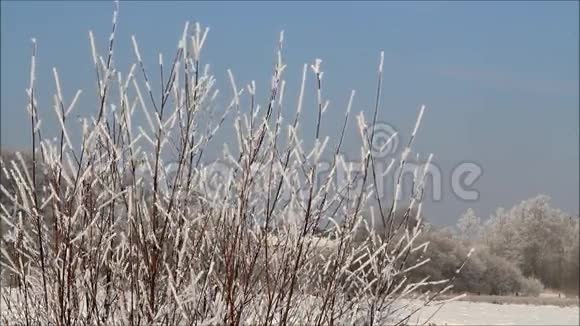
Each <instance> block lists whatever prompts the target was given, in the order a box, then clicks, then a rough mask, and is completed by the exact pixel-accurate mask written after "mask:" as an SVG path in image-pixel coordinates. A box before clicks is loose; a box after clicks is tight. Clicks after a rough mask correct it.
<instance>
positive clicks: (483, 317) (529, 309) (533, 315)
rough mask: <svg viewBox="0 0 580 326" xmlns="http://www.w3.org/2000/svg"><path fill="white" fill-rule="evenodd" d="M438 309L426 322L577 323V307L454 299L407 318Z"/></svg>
mask: <svg viewBox="0 0 580 326" xmlns="http://www.w3.org/2000/svg"><path fill="white" fill-rule="evenodd" d="M439 308H441V310H439V311H438V312H437V313H436V314H435V316H433V318H431V320H429V323H435V324H436V325H580V315H579V314H580V311H579V308H578V307H557V306H534V305H520V304H506V305H499V304H492V303H483V302H467V301H454V302H450V303H447V304H445V305H443V307H441V305H437V304H435V305H430V306H427V307H425V308H423V309H422V310H421V311H420V312H419V313H418V314H417V315H416V316H413V318H412V319H411V320H410V325H414V324H422V323H424V322H425V321H427V320H428V318H429V317H430V316H431V315H432V314H433V313H435V312H436V311H437V309H439Z"/></svg>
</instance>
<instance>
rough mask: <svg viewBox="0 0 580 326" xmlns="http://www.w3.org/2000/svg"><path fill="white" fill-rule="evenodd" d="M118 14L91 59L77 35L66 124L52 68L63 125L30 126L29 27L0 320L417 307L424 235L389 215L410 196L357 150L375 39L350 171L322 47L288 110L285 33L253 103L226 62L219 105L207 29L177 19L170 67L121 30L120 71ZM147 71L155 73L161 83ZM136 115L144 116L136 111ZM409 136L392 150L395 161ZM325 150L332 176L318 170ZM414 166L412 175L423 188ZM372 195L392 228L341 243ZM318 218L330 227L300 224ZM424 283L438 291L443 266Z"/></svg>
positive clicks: (257, 316) (348, 313) (321, 315)
mask: <svg viewBox="0 0 580 326" xmlns="http://www.w3.org/2000/svg"><path fill="white" fill-rule="evenodd" d="M117 14H118V4H117V6H116V9H115V11H114V16H113V30H112V33H111V35H110V37H109V38H108V43H107V49H106V52H105V54H104V56H101V55H100V53H99V51H98V46H97V44H98V42H97V39H96V38H94V37H93V35H92V33H91V34H90V42H91V47H92V59H93V64H94V69H95V73H96V79H97V85H96V94H97V96H96V101H95V103H96V109H97V110H96V112H95V114H94V116H92V117H88V118H84V119H82V120H81V125H80V127H81V130H82V134H81V135H80V136H79V137H73V131H72V129H74V128H72V129H71V128H70V126H71V125H72V122H71V118H70V116H71V114H72V112H73V111H74V109H75V105H76V103H77V102H78V100H79V98H80V97H81V96H82V94H81V91H80V90H79V91H78V92H77V93H76V94H75V96H74V97H73V98H72V99H67V98H64V96H63V94H64V93H63V90H62V89H61V81H60V76H59V74H58V71H57V69H54V70H53V73H54V80H55V84H56V94H55V96H54V101H55V106H54V109H55V113H56V115H57V117H58V121H59V122H60V124H59V136H58V137H57V138H56V139H52V138H50V137H47V136H46V135H45V133H44V132H43V129H42V128H41V124H40V118H39V111H40V110H45V108H42V107H39V106H38V102H37V100H36V87H37V85H36V46H37V45H36V41H33V54H32V62H31V71H30V85H29V87H28V89H27V92H28V103H29V104H28V107H27V110H28V112H29V114H30V117H31V131H30V132H31V136H32V146H31V147H32V148H31V150H32V163H31V165H30V164H26V162H25V161H24V160H16V161H10V162H3V163H2V173H3V175H4V176H5V177H6V178H8V179H9V180H10V182H12V183H13V184H14V185H15V187H14V188H13V189H12V190H11V189H7V188H5V187H2V188H1V191H2V195H3V197H4V196H5V198H7V202H4V201H3V202H2V206H1V212H0V214H1V218H2V220H3V221H4V222H5V224H6V226H7V228H6V229H7V230H6V233H5V234H4V235H3V239H2V241H3V244H10V245H11V246H12V248H13V250H11V252H8V251H7V250H4V249H3V250H2V274H3V275H2V276H3V277H2V278H3V279H5V278H4V276H10V277H13V278H14V279H15V286H2V309H1V314H2V315H1V316H2V322H3V323H5V324H10V322H13V321H18V322H23V323H27V324H28V323H33V324H36V323H39V324H56V325H71V324H83V325H89V324H106V325H139V324H143V325H144V324H147V325H151V324H157V323H159V324H167V325H178V324H208V323H211V324H229V325H233V324H240V323H248V324H256V323H260V324H264V325H269V324H278V323H281V324H317V325H320V324H335V323H336V324H351V323H353V322H359V323H363V322H364V323H365V324H369V325H372V324H384V323H387V322H388V323H397V322H404V321H405V320H406V318H407V317H408V316H409V315H410V314H412V313H413V312H415V311H413V310H411V311H409V310H405V309H402V308H401V306H400V303H401V302H402V301H401V299H404V298H408V297H410V296H412V295H413V294H415V293H417V291H418V290H419V289H421V288H422V287H425V286H427V285H430V284H431V285H432V284H433V283H430V282H431V280H432V279H428V278H425V279H422V280H418V281H414V282H412V281H410V280H409V278H408V277H407V275H408V273H409V272H410V271H412V270H413V269H414V268H416V267H417V266H422V265H423V264H426V263H428V260H427V258H426V257H425V256H420V257H418V258H417V259H412V257H413V256H412V255H410V253H413V252H418V251H422V250H424V248H425V247H426V244H425V243H420V242H419V241H418V236H419V235H420V233H421V229H420V228H418V227H417V228H416V227H412V228H408V227H405V225H408V223H404V225H403V223H392V221H393V220H394V218H393V215H394V211H395V210H396V209H397V208H401V207H403V211H406V212H407V214H406V217H405V219H406V220H407V221H408V220H416V219H417V216H418V215H419V214H411V212H414V209H418V210H419V211H420V208H421V198H411V199H410V200H409V201H402V200H399V197H398V195H397V192H398V190H399V189H400V187H399V185H397V186H396V188H395V191H394V194H393V198H394V199H392V200H388V199H385V198H381V197H380V196H378V195H377V194H378V193H379V192H378V189H377V187H378V186H377V185H376V184H374V183H373V182H372V181H373V176H374V174H375V173H387V172H389V171H377V170H376V169H375V164H374V162H375V160H377V159H378V158H376V157H374V155H373V152H372V151H371V150H370V149H371V148H373V146H375V143H374V142H375V139H374V130H375V125H376V122H377V116H378V112H379V111H380V106H381V105H380V99H381V88H382V74H383V55H382V53H381V57H380V60H379V68H378V73H377V78H378V86H377V93H376V99H377V101H376V105H375V108H374V111H373V114H372V117H371V118H370V119H369V118H367V117H365V116H364V115H363V114H362V112H361V113H360V114H357V115H356V123H357V125H358V127H359V129H358V130H359V133H360V137H361V148H360V149H361V151H360V153H361V155H360V163H361V166H363V167H364V169H363V170H362V171H361V173H355V172H354V171H352V170H351V169H349V167H348V166H347V165H348V164H346V162H345V159H344V157H343V156H342V155H341V154H340V153H341V145H342V139H343V137H344V134H345V128H346V125H347V124H348V123H351V120H353V116H352V112H353V110H351V108H352V107H353V105H354V104H353V103H354V102H353V98H354V95H355V93H354V91H353V92H352V93H351V96H350V100H349V102H348V105H347V109H346V113H345V115H344V126H343V129H342V133H341V134H340V135H339V139H340V140H339V141H338V142H337V143H335V144H332V143H331V142H329V137H326V136H323V135H322V134H321V133H320V122H321V120H322V119H323V118H324V113H325V111H326V108H327V105H328V102H327V101H326V100H325V99H324V97H323V94H324V91H323V87H322V85H323V84H324V83H323V79H322V77H323V71H322V65H321V61H320V60H318V59H317V60H315V62H314V63H313V64H312V65H311V66H310V67H309V66H308V65H306V64H305V65H304V66H303V68H302V82H301V84H300V91H299V94H298V96H297V98H298V100H297V106H296V108H295V109H294V110H293V111H290V112H291V113H290V114H288V112H289V110H291V108H289V107H288V106H286V104H285V102H284V98H287V97H288V96H291V94H284V90H285V80H284V76H285V72H286V64H285V63H284V59H283V52H284V51H283V34H281V36H280V42H279V46H278V48H277V51H276V57H275V62H274V67H273V71H272V79H271V84H270V88H269V90H268V99H267V100H266V101H265V103H262V104H261V105H258V104H257V103H258V102H259V99H258V98H257V96H256V85H255V83H254V82H251V83H249V85H244V86H242V85H239V84H238V83H237V82H236V80H235V78H234V75H233V73H231V72H229V71H228V72H229V82H230V86H231V91H232V93H233V95H232V98H231V100H230V101H229V104H228V105H227V107H225V108H222V110H218V108H216V106H217V103H218V102H216V99H217V98H219V97H218V95H219V94H218V91H217V90H216V89H215V83H216V80H215V78H214V76H213V75H211V73H210V70H209V67H208V66H207V65H204V64H203V61H202V49H203V46H204V43H205V40H206V36H207V32H208V29H207V28H202V27H201V26H200V25H199V24H195V25H192V26H190V25H189V24H186V25H185V28H184V32H183V36H182V37H181V39H180V40H179V46H178V48H177V50H176V53H175V55H174V56H173V58H174V59H173V60H172V61H171V63H170V64H169V65H167V64H166V63H165V61H164V60H163V57H162V56H161V55H160V56H159V62H158V66H157V67H155V69H152V70H148V69H146V65H145V63H144V62H143V61H142V57H141V55H140V48H139V46H138V43H137V41H136V39H135V38H133V39H132V43H133V49H134V54H135V58H136V62H135V64H133V65H132V66H131V67H130V69H129V71H128V72H126V73H124V72H121V71H120V70H119V68H118V67H115V59H114V54H115V51H114V49H115V47H114V45H115V43H116V39H115V33H116V26H117ZM154 71H157V72H160V74H159V77H158V80H157V77H155V78H154V77H153V75H154V74H155V75H156V73H154ZM309 76H311V77H309ZM312 77H313V78H314V84H315V88H316V93H317V97H316V99H315V101H314V105H313V106H314V107H315V110H316V112H317V116H318V119H317V124H316V132H315V133H313V134H315V139H313V140H314V141H313V144H312V146H309V147H307V146H306V143H305V142H304V140H305V139H304V138H303V137H302V136H301V119H302V112H303V111H304V110H306V107H312V105H308V104H306V98H305V96H304V91H305V87H306V86H307V85H308V83H307V78H312ZM154 80H156V81H158V82H159V83H160V84H161V85H163V86H162V90H161V91H160V92H159V93H158V92H157V91H156V90H153V86H152V85H153V81H154ZM155 85H157V83H155ZM83 96H86V95H83ZM248 103H249V106H246V104H248ZM423 110H424V107H422V108H421V110H420V112H419V117H418V119H417V123H416V125H415V128H414V130H413V132H412V137H411V139H414V137H415V135H416V133H417V130H418V128H419V125H420V121H421V117H422V115H423V112H424V111H423ZM227 117H232V118H233V120H234V128H233V129H234V131H235V132H234V133H235V136H236V140H237V144H238V147H237V148H234V149H232V148H229V147H228V146H222V145H216V144H214V143H212V140H213V139H214V136H215V135H216V134H218V132H220V131H221V130H223V129H224V128H222V126H223V125H224V122H225V121H226V120H227V119H226V118H227ZM140 120H141V121H145V124H144V125H142V126H139V125H136V124H135V123H134V122H135V121H140ZM411 146H412V141H411V142H409V144H408V146H407V147H406V148H405V150H404V151H403V154H402V156H401V158H400V160H399V164H398V165H399V167H400V169H399V171H401V173H402V171H403V170H404V169H403V167H404V165H405V162H406V159H407V157H408V155H409V153H410V151H411ZM215 148H220V149H221V148H224V149H223V152H222V154H221V157H220V161H219V162H214V163H213V164H207V160H206V159H205V156H204V154H206V153H207V152H208V151H209V150H210V149H215ZM324 159H328V160H329V161H330V169H329V171H330V173H329V174H328V175H327V176H325V177H323V178H322V181H321V182H320V180H317V178H318V177H319V174H318V169H319V165H320V163H321V162H322V161H323V160H324ZM170 163H171V164H170ZM338 169H342V170H344V171H348V173H347V174H346V176H347V178H346V180H347V181H346V182H345V183H338V182H337V180H336V178H334V177H333V176H334V175H335V174H336V173H337V170H338ZM41 170H43V171H42V172H41ZM391 173H393V172H391ZM395 173H398V172H395ZM41 174H42V175H46V177H47V179H46V180H45V181H42V182H41V180H40V175H41ZM424 174H425V171H419V173H418V174H417V177H418V179H417V180H415V181H416V182H415V184H416V186H417V187H418V188H419V189H421V188H422V187H423V186H424V185H423V180H424V179H425V178H424ZM216 175H217V176H218V177H219V178H218V182H215V180H214V177H215V176H216ZM399 179H400V178H399ZM360 184H362V187H360V190H357V189H359V188H356V187H355V185H360ZM41 188H42V189H44V190H46V191H43V192H39V191H38V190H39V189H41ZM353 189H355V190H353ZM381 201H383V202H382V205H379V206H380V207H391V209H386V210H384V211H381V213H380V214H381V216H380V217H381V220H382V222H383V223H385V224H384V225H389V228H388V229H383V231H381V232H377V231H376V230H374V229H369V231H368V234H367V236H366V237H365V239H363V240H362V241H358V240H357V241H353V238H354V236H355V235H356V230H358V227H359V225H360V223H362V220H363V218H362V215H363V211H368V210H369V209H370V207H371V206H373V204H375V203H381ZM387 204H388V205H387ZM326 224H329V225H330V227H329V229H328V231H327V232H328V233H329V234H330V236H329V237H328V238H329V239H332V240H329V239H323V238H320V237H315V236H314V235H313V234H314V233H316V232H317V230H319V229H320V227H321V226H322V225H326ZM417 224H419V223H417ZM387 230H388V231H387ZM3 247H4V246H3ZM320 248H323V249H324V254H321V251H320ZM434 281H436V280H434ZM436 284H441V286H442V287H444V289H447V288H448V287H446V285H447V284H448V283H446V281H445V280H443V281H441V282H436ZM415 299H417V298H415ZM419 299H421V298H419ZM425 299H427V300H431V299H433V296H430V297H425Z"/></svg>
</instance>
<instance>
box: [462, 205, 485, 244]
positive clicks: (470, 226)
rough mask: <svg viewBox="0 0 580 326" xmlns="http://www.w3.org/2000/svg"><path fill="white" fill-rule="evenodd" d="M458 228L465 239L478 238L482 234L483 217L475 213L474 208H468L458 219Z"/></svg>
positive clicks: (472, 239) (473, 239)
mask: <svg viewBox="0 0 580 326" xmlns="http://www.w3.org/2000/svg"><path fill="white" fill-rule="evenodd" d="M456 227H457V230H458V231H459V236H460V238H462V239H464V240H471V241H475V240H477V239H478V238H479V237H480V235H481V228H482V227H481V219H480V218H479V217H478V216H477V215H475V211H474V210H473V209H472V208H469V209H467V211H465V213H463V214H462V215H461V217H460V218H459V220H458V221H457V225H456Z"/></svg>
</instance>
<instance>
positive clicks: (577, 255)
mask: <svg viewBox="0 0 580 326" xmlns="http://www.w3.org/2000/svg"><path fill="white" fill-rule="evenodd" d="M579 224H580V218H579V217H578V216H571V215H567V214H565V213H564V212H562V211H560V210H558V209H555V208H553V207H551V206H550V199H549V197H547V196H545V195H538V196H536V197H534V198H530V199H527V200H524V201H522V202H521V203H519V204H517V205H515V206H514V207H512V208H511V209H509V210H505V209H502V208H499V209H498V210H497V212H496V213H495V214H494V215H492V216H490V217H489V219H487V220H486V221H485V222H482V221H481V219H480V218H479V217H477V216H476V215H475V212H474V211H473V210H471V209H469V210H467V211H466V212H465V213H464V214H463V215H462V216H461V217H460V218H459V220H458V222H457V225H456V226H455V227H452V228H449V227H447V228H442V229H441V228H439V229H437V228H434V227H430V228H429V230H426V232H424V233H423V234H421V236H420V237H422V241H429V242H430V245H429V250H428V255H429V257H430V258H431V261H432V262H433V264H429V265H425V266H422V267H420V268H418V269H417V270H415V271H414V273H416V274H418V275H417V276H416V277H418V278H420V277H422V276H423V275H432V276H433V277H436V278H437V277H445V276H446V275H447V276H448V275H452V274H453V273H454V270H455V266H458V265H459V264H461V262H462V258H461V257H463V256H464V255H465V253H466V252H467V251H468V250H469V249H468V248H475V254H474V255H473V256H472V257H471V259H470V262H469V264H467V265H466V266H465V268H464V270H463V271H462V273H461V274H460V275H458V276H457V279H456V281H455V282H454V291H465V292H468V293H471V294H480V295H502V296H538V295H540V294H541V293H542V292H544V290H545V289H551V290H553V291H556V292H558V293H560V296H562V294H564V295H568V296H570V297H572V298H577V297H578V292H579V287H578V280H579V278H580V275H579V260H580V252H579V250H578V246H579V243H580V239H579V237H580V233H579ZM472 298H473V297H472ZM474 300H477V299H474ZM494 300H496V301H499V302H501V301H502V299H494ZM488 301H493V300H488ZM503 301H506V302H509V301H510V300H503ZM574 303H575V304H576V305H577V300H575V301H574Z"/></svg>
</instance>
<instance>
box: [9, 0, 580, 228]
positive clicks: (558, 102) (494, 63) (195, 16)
mask: <svg viewBox="0 0 580 326" xmlns="http://www.w3.org/2000/svg"><path fill="white" fill-rule="evenodd" d="M1 9H2V17H1V26H2V31H1V36H2V39H1V54H2V58H1V82H2V89H1V91H2V96H1V113H2V122H1V127H2V130H1V136H2V146H3V147H11V148H26V147H27V146H29V145H28V144H29V142H30V138H29V134H28V129H27V128H28V119H27V118H28V117H27V114H26V112H25V110H24V108H25V101H26V95H25V92H24V90H25V88H26V87H27V82H28V81H27V79H28V69H29V60H30V59H29V55H30V47H31V45H30V39H31V38H32V37H36V38H37V40H38V44H39V59H38V65H39V68H38V73H39V76H38V78H39V79H38V83H39V85H40V89H39V96H40V97H41V99H40V100H39V103H40V105H41V110H43V112H44V113H43V115H42V116H43V118H44V128H49V127H51V126H56V121H55V120H54V119H52V108H51V106H50V104H51V101H50V95H51V94H52V92H54V83H53V80H52V72H51V69H52V67H53V66H55V67H57V68H58V69H59V73H60V76H61V80H62V82H63V85H64V88H65V89H66V91H65V97H68V98H71V97H72V96H73V95H74V92H75V91H76V88H82V89H83V90H84V91H85V96H86V97H87V98H88V99H89V100H87V102H86V103H91V102H90V96H91V95H92V94H93V93H91V92H94V91H93V89H94V74H93V68H92V64H91V57H90V48H89V42H88V31H89V30H93V32H94V33H95V35H96V36H97V43H98V46H99V47H100V48H101V49H104V47H105V44H106V40H107V38H108V35H109V31H110V20H111V11H112V3H111V2H108V1H98V2H97V1H95V2H72V1H67V2H51V1H39V2H32V1H26V2H24V1H22V2H16V1H10V2H6V1H2V2H1ZM578 9H579V8H578V2H576V1H569V2H496V1H489V2H467V1H465V2H356V3H355V2H330V1H329V2H238V1H236V2H214V3H209V2H185V1H184V2H153V1H151V2H139V1H133V2H121V11H120V17H119V18H120V24H119V33H118V37H117V42H118V43H117V44H118V48H117V56H118V59H117V65H118V66H119V67H120V68H121V69H122V70H123V71H126V70H127V69H128V67H129V65H130V63H131V62H133V61H132V60H133V59H134V57H133V54H132V49H131V40H130V37H131V35H133V34H134V35H135V36H136V37H137V39H138V40H139V45H140V48H141V52H142V54H143V57H144V60H145V63H146V64H147V63H148V64H149V65H151V66H153V65H155V64H156V62H157V53H158V52H160V51H161V52H163V53H164V54H165V57H166V58H169V57H171V56H172V55H173V53H174V51H175V46H176V42H177V40H178V39H179V37H180V35H181V33H182V30H183V26H184V23H185V21H188V20H189V21H191V22H195V21H199V22H200V23H202V24H203V25H206V26H209V27H210V28H211V30H210V32H209V36H208V41H207V45H206V48H205V50H204V51H205V52H204V54H203V57H205V62H206V63H210V64H211V66H212V70H213V72H214V74H215V76H216V78H217V79H218V80H227V74H226V69H228V68H230V69H232V71H234V73H235V75H236V79H237V80H239V81H240V83H242V82H244V83H245V82H249V81H250V80H253V79H254V80H256V83H257V85H258V89H259V90H260V89H262V90H264V89H265V88H266V87H267V82H268V81H269V74H270V70H271V64H272V62H273V54H274V52H273V49H274V46H275V44H276V41H277V38H278V33H279V31H280V30H282V29H283V30H285V35H286V49H285V59H286V62H287V64H288V68H287V70H286V74H287V75H286V77H287V82H288V83H289V85H293V86H290V87H289V88H288V89H287V90H288V94H296V91H295V90H296V89H297V83H298V82H299V76H300V74H301V69H302V68H301V67H302V64H303V63H305V62H308V63H312V62H313V61H314V59H315V58H321V59H323V63H322V67H323V69H324V71H325V84H324V87H325V89H324V96H325V97H326V98H328V99H330V101H331V105H330V108H329V113H328V116H327V120H326V123H325V124H324V125H323V131H324V132H325V133H326V134H328V135H331V136H332V135H334V134H336V131H337V127H336V126H337V122H338V121H339V119H340V118H339V117H342V113H343V110H344V108H345V106H346V102H347V99H348V95H349V92H350V90H351V89H356V90H357V97H356V98H355V105H354V108H353V109H354V110H356V111H360V110H364V111H365V112H367V113H370V108H371V107H372V103H373V93H374V89H375V84H376V80H375V79H376V72H375V71H376V67H377V64H378V58H379V52H380V50H381V49H383V50H384V51H385V82H384V96H383V107H382V109H381V113H380V119H381V121H385V122H388V123H389V124H391V125H393V126H395V128H396V129H398V130H399V132H400V133H401V142H406V140H407V139H408V135H409V134H410V132H411V131H412V128H413V124H414V119H415V117H416V114H417V111H418V107H419V105H421V104H426V105H427V107H428V111H427V112H426V115H425V119H424V121H423V122H424V124H423V127H422V128H421V130H420V132H419V135H418V139H417V142H416V147H415V148H416V149H417V151H418V152H420V153H422V154H428V153H431V152H432V153H434V154H435V158H434V161H435V163H436V164H437V166H439V167H440V168H441V170H442V175H443V196H444V197H443V200H442V201H440V202H433V203H428V205H427V209H428V211H427V216H428V217H429V218H430V219H431V220H433V222H434V223H436V224H443V223H452V222H454V221H455V220H456V219H457V216H458V215H459V214H460V213H461V212H463V211H464V210H465V209H466V208H468V207H473V208H474V209H475V210H476V213H478V214H479V215H480V216H482V217H483V218H486V217H487V216H488V215H489V214H490V213H491V212H493V211H494V210H495V208H496V207H498V206H503V207H510V206H511V205H513V204H515V203H516V202H519V201H520V200H523V199H525V198H528V197H531V196H534V195H536V194H538V193H546V194H548V195H550V196H552V198H553V203H554V205H555V206H558V207H560V208H562V209H564V210H565V211H568V212H570V213H577V212H578V197H579V192H578V187H579V176H578V164H579V152H578V151H579V150H578V147H579V144H578V138H579V125H578V119H579V103H578V99H579V95H578V87H579V84H578V71H579V64H578V56H579V52H578V49H579V45H578V39H579V33H578ZM166 60H169V59H166ZM223 85H224V87H222V91H223V93H224V94H226V93H227V94H229V93H228V91H229V88H225V86H227V84H223ZM262 94H264V92H262ZM288 96H291V95H288ZM309 96H310V102H311V103H312V107H314V103H315V99H314V97H312V94H310V95H309ZM307 100H308V99H307ZM82 103H84V102H82ZM78 112H79V114H81V115H87V114H91V113H93V112H94V108H92V107H91V106H90V105H86V106H83V107H82V108H80V109H79V111H78ZM310 112H311V113H312V117H314V109H313V110H311V111H310ZM335 112H337V113H335ZM306 118H307V119H306V121H305V124H304V128H305V129H307V130H306V131H308V128H312V127H313V126H312V124H311V123H309V122H308V117H306ZM310 120H312V119H310ZM352 135H353V137H349V139H348V141H347V147H348V148H347V152H348V151H352V152H353V153H354V150H355V148H356V144H357V142H356V140H355V138H356V137H354V133H353V134H352ZM464 161H472V162H477V163H478V164H479V165H480V166H481V167H482V169H483V171H484V174H483V175H482V176H481V178H480V179H479V180H478V181H477V183H476V184H475V188H477V189H478V191H479V192H480V198H479V200H477V201H475V202H465V201H461V200H459V199H457V198H455V197H454V196H453V195H452V194H451V192H450V174H451V171H452V169H453V168H454V167H455V166H457V165H458V164H460V163H461V162H464Z"/></svg>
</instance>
